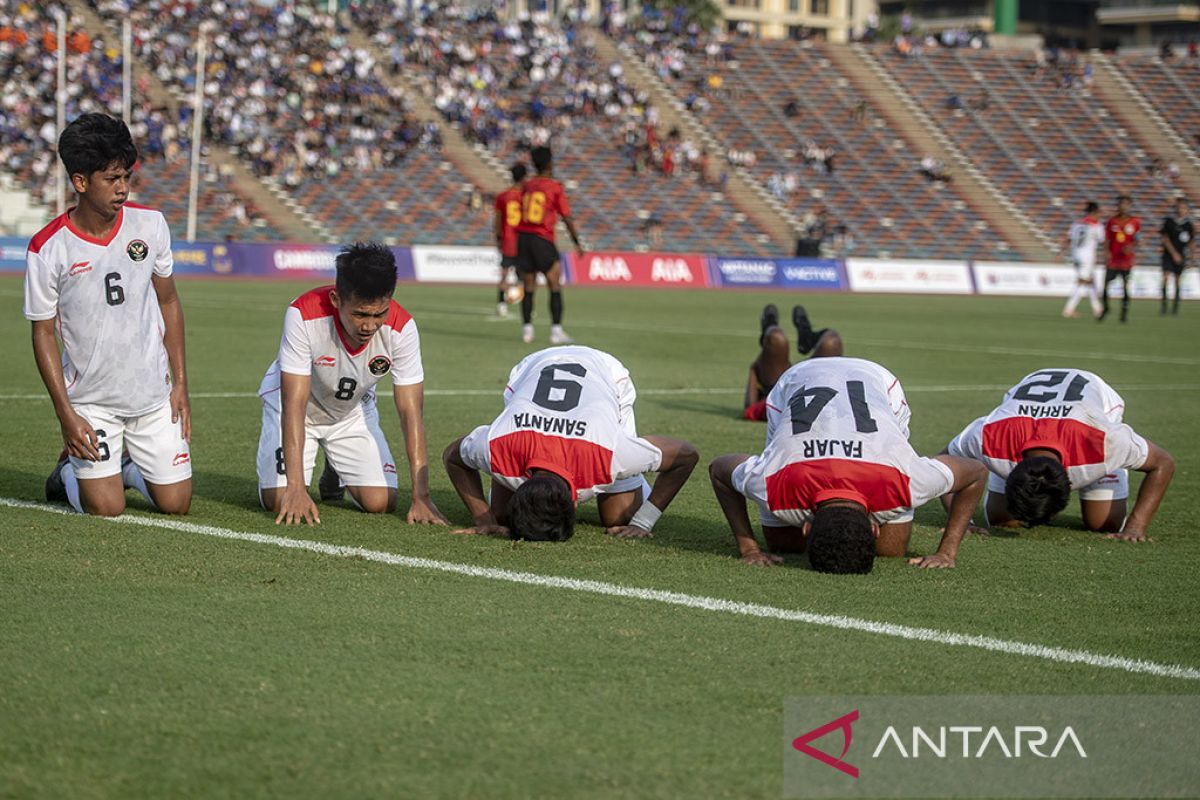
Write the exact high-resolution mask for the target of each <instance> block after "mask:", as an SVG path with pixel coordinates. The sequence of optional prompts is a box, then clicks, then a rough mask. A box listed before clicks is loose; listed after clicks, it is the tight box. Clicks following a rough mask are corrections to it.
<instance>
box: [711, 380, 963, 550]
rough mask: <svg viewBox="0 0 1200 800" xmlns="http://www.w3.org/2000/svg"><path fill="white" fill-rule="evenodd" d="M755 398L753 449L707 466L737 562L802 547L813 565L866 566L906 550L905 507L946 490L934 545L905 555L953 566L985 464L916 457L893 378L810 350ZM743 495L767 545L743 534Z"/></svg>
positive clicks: (908, 515) (746, 528)
mask: <svg viewBox="0 0 1200 800" xmlns="http://www.w3.org/2000/svg"><path fill="white" fill-rule="evenodd" d="M766 402H767V441H766V449H765V450H764V451H763V453H762V454H761V455H757V456H751V455H726V456H720V457H718V458H717V459H715V460H714V461H713V462H712V464H710V465H709V476H710V477H711V479H712V485H713V491H714V492H716V495H717V501H718V502H719V503H720V505H721V510H722V511H724V512H725V519H726V520H728V522H729V527H730V528H731V529H732V531H733V535H734V539H735V540H736V541H737V545H738V551H739V553H740V556H741V560H742V561H744V562H746V563H747V564H756V565H762V566H768V565H771V564H778V563H780V562H781V561H782V560H783V559H782V557H781V556H780V554H781V553H802V552H805V550H806V549H807V552H808V560H809V563H810V564H811V565H812V567H813V569H815V570H817V571H819V572H832V573H867V572H870V571H871V568H872V566H874V563H875V557H876V556H877V555H879V556H903V555H904V554H905V552H906V550H907V547H908V540H909V537H910V536H911V534H912V519H913V509H914V508H915V507H917V506H919V505H922V504H924V503H926V502H928V501H929V500H932V499H933V498H935V497H940V496H941V495H944V494H946V493H948V492H953V493H955V496H954V505H953V507H952V509H951V512H950V520H949V521H948V522H947V523H946V528H945V532H944V534H943V536H942V541H941V544H940V545H939V546H938V550H937V552H936V553H934V554H933V555H928V556H921V557H916V558H912V559H909V563H910V564H915V565H917V566H920V567H953V566H954V565H955V560H956V558H957V554H958V546H959V543H960V542H961V541H962V537H963V534H964V533H966V529H967V525H968V523H969V522H970V520H971V514H972V512H974V510H975V506H976V505H977V504H978V503H979V498H980V497H981V496H982V494H983V487H984V476H985V475H986V471H985V470H984V469H982V468H981V465H980V464H978V463H976V462H973V461H971V460H969V459H965V458H956V457H953V456H947V455H940V456H938V457H936V458H922V457H921V456H919V455H917V453H916V452H915V451H914V450H913V449H912V446H911V445H909V443H908V420H909V416H910V414H909V409H908V403H907V401H906V400H905V397H904V390H903V389H902V388H901V386H900V381H899V380H898V379H897V378H896V377H895V376H894V375H892V374H891V373H890V372H888V371H887V370H886V369H884V368H883V367H881V366H879V365H878V364H875V363H872V362H870V361H864V360H863V359H859V358H842V357H830V358H814V359H811V360H808V361H802V362H800V363H799V364H796V365H795V366H793V367H792V368H791V369H789V370H788V371H787V372H785V373H784V374H783V376H782V377H781V378H780V379H779V381H778V382H777V383H776V384H775V388H773V389H772V390H771V393H770V394H769V395H768V396H767V401H766ZM746 499H750V500H753V501H755V502H756V503H757V504H758V506H759V509H760V520H761V522H762V529H763V537H764V538H765V539H766V543H767V547H768V548H769V550H770V552H769V553H764V552H762V551H761V550H760V548H759V544H758V541H757V540H756V539H755V537H754V531H753V529H752V528H751V526H750V517H749V514H748V513H747V511H746Z"/></svg>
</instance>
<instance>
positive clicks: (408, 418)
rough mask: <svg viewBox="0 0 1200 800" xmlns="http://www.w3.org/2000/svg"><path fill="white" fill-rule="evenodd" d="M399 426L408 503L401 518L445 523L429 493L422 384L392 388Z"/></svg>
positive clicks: (433, 523) (430, 522)
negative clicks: (408, 484) (405, 460)
mask: <svg viewBox="0 0 1200 800" xmlns="http://www.w3.org/2000/svg"><path fill="white" fill-rule="evenodd" d="M392 394H393V398H394V399H395V403H396V412H397V413H398V414H399V415H400V429H401V430H402V431H403V432H404V450H405V452H406V453H407V455H408V472H409V480H410V481H411V484H412V505H411V506H410V507H409V509H408V514H407V515H406V517H405V519H406V520H407V521H408V523H409V524H410V525H411V524H430V525H449V524H450V521H449V520H447V519H446V518H445V517H444V516H442V512H441V511H439V510H438V507H437V506H436V505H435V504H434V502H433V498H432V497H430V496H429V455H428V451H427V450H426V447H425V417H424V405H425V384H424V383H414V384H409V385H407V386H394V387H392Z"/></svg>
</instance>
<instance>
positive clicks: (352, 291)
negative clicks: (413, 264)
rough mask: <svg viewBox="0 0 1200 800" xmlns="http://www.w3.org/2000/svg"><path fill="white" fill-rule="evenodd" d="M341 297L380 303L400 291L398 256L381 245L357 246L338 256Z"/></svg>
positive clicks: (350, 247)
mask: <svg viewBox="0 0 1200 800" xmlns="http://www.w3.org/2000/svg"><path fill="white" fill-rule="evenodd" d="M335 263H336V264H337V280H336V282H335V288H336V289H337V293H338V297H340V298H341V299H342V300H349V299H350V298H351V297H356V298H358V299H359V300H379V299H380V298H383V297H391V296H392V293H393V292H394V291H396V256H395V255H393V254H392V251H391V249H390V248H388V247H386V246H384V245H382V244H380V243H379V242H355V243H354V244H352V245H348V246H346V247H343V248H342V250H341V252H340V253H338V254H337V261H336V262H335Z"/></svg>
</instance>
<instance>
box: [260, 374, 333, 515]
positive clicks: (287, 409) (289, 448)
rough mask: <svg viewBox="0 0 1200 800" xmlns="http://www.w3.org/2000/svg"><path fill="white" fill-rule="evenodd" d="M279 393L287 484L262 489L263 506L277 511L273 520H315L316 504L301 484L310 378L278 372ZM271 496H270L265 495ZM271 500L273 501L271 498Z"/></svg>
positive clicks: (306, 487) (305, 487)
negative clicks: (280, 491)
mask: <svg viewBox="0 0 1200 800" xmlns="http://www.w3.org/2000/svg"><path fill="white" fill-rule="evenodd" d="M279 383H280V386H279V394H280V404H281V411H282V426H281V427H282V428H283V468H284V473H285V476H286V477H287V486H285V487H284V489H283V492H282V494H277V493H278V491H279V490H278V489H275V490H263V499H264V500H267V507H268V508H271V509H273V510H275V511H276V512H277V514H276V516H275V524H276V525H278V524H279V523H281V522H282V523H283V524H285V525H292V524H299V523H301V522H305V523H308V524H309V525H314V524H319V523H320V522H321V515H320V513H319V512H318V511H317V504H316V503H314V502H313V499H312V496H311V495H309V493H308V486H306V485H305V484H304V415H305V410H306V409H307V407H308V396H309V391H310V389H311V383H312V379H311V378H310V377H309V376H308V375H294V374H292V373H290V372H284V373H282V374H281V375H280V376H279ZM268 497H271V499H270V500H268V499H267V498H268ZM272 500H273V501H274V502H272Z"/></svg>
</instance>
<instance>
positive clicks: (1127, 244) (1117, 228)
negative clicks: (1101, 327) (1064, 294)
mask: <svg viewBox="0 0 1200 800" xmlns="http://www.w3.org/2000/svg"><path fill="white" fill-rule="evenodd" d="M1132 205H1133V198H1131V197H1130V196H1129V195H1127V194H1123V195H1120V196H1119V197H1117V213H1116V216H1114V217H1112V218H1110V219H1109V220H1108V222H1107V223H1105V225H1104V236H1105V239H1106V241H1107V242H1108V269H1106V270H1105V271H1104V296H1103V301H1104V310H1103V311H1101V312H1100V316H1099V317H1097V319H1101V320H1102V319H1104V318H1105V317H1106V316H1108V285H1109V284H1110V283H1112V281H1113V279H1114V278H1120V279H1121V283H1122V285H1123V286H1124V290H1125V294H1124V296H1123V297H1122V298H1121V322H1125V321H1126V320H1127V319H1128V318H1129V273H1130V272H1132V271H1133V262H1134V260H1135V259H1136V256H1135V254H1134V248H1135V247H1136V246H1137V240H1138V234H1139V233H1140V232H1141V230H1142V220H1141V218H1140V217H1134V216H1131V215H1130V213H1129V208H1130V206H1132Z"/></svg>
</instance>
